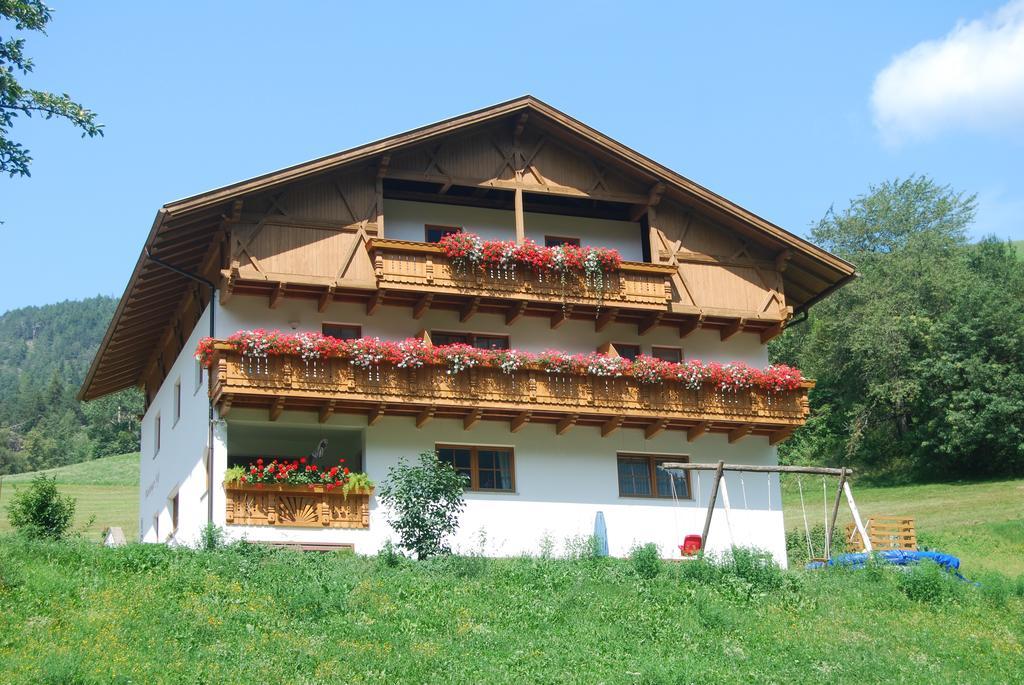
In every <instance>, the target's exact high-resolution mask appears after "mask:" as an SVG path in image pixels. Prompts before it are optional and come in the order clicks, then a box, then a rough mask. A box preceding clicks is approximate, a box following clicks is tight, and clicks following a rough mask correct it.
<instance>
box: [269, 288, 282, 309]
mask: <svg viewBox="0 0 1024 685" xmlns="http://www.w3.org/2000/svg"><path fill="white" fill-rule="evenodd" d="M282 297H284V283H281V282H278V283H275V284H274V289H273V290H271V291H270V308H271V309H277V305H278V304H280V303H281V298H282Z"/></svg>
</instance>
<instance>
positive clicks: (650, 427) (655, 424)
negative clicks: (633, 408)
mask: <svg viewBox="0 0 1024 685" xmlns="http://www.w3.org/2000/svg"><path fill="white" fill-rule="evenodd" d="M666 426H668V419H658V420H657V421H652V422H650V423H649V424H647V427H646V428H644V439H645V440H650V439H651V438H653V437H654V436H656V435H657V434H658V433H660V432H662V431H663V430H665V427H666Z"/></svg>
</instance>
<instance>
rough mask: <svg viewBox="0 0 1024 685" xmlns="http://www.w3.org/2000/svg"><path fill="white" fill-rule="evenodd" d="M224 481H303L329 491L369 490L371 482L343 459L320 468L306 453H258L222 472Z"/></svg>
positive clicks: (261, 483)
mask: <svg viewBox="0 0 1024 685" xmlns="http://www.w3.org/2000/svg"><path fill="white" fill-rule="evenodd" d="M224 483H225V485H237V486H251V487H256V488H259V487H263V486H266V485H299V486H302V485H305V486H308V487H309V488H314V487H317V486H323V487H324V490H326V491H327V492H330V491H331V490H334V489H336V488H342V492H344V493H346V494H347V493H349V492H351V491H353V490H369V489H370V488H372V487H373V483H372V482H371V481H370V479H369V478H367V477H366V474H365V473H352V472H351V471H350V470H349V468H348V467H347V466H345V460H344V459H339V460H338V465H337V466H331V467H330V468H323V469H321V468H319V467H318V466H317V465H316V464H313V463H312V462H310V461H309V459H307V458H306V457H301V458H299V459H291V460H289V459H270V458H268V459H264V458H263V457H259V458H258V459H255V460H254V461H252V462H250V463H249V465H248V466H234V467H232V468H230V469H228V470H227V472H226V473H225V474H224Z"/></svg>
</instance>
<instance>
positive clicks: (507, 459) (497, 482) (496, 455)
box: [437, 445, 515, 492]
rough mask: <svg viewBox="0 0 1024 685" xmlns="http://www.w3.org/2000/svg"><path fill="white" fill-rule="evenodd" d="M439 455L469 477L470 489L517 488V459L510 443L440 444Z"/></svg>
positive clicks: (438, 456)
mask: <svg viewBox="0 0 1024 685" xmlns="http://www.w3.org/2000/svg"><path fill="white" fill-rule="evenodd" d="M437 458H438V459H439V460H440V461H442V462H445V463H447V464H451V465H452V466H454V467H455V470H456V471H458V472H459V473H461V474H462V475H464V476H466V477H467V478H469V486H468V488H467V489H469V490H478V491H480V490H482V491H487V490H491V491H497V492H512V491H513V490H515V474H514V472H513V471H514V467H515V459H514V457H513V454H512V448H511V447H463V446H458V445H447V446H445V445H438V446H437Z"/></svg>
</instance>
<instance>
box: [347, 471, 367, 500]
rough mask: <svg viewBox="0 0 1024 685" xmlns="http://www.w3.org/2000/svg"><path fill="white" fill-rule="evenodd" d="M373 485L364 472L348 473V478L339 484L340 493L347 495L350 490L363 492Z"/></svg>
mask: <svg viewBox="0 0 1024 685" xmlns="http://www.w3.org/2000/svg"><path fill="white" fill-rule="evenodd" d="M373 487H374V483H373V481H372V480H370V477H369V476H367V475H366V474H365V473H350V474H349V476H348V480H347V481H345V484H344V485H342V486H341V494H343V495H345V496H346V497H347V496H348V494H349V493H350V492H353V491H354V492H364V491H366V490H370V489H372V488H373Z"/></svg>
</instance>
